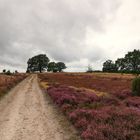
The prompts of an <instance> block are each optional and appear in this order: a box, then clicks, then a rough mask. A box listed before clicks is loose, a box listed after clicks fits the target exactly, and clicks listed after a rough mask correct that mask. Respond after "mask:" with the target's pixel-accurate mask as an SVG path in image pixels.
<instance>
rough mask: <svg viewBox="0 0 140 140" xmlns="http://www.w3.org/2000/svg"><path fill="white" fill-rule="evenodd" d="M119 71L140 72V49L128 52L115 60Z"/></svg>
mask: <svg viewBox="0 0 140 140" xmlns="http://www.w3.org/2000/svg"><path fill="white" fill-rule="evenodd" d="M115 64H116V66H117V68H118V70H119V71H120V72H122V71H123V72H128V73H140V50H134V51H132V52H128V53H127V54H126V55H125V57H124V58H119V59H117V61H116V62H115Z"/></svg>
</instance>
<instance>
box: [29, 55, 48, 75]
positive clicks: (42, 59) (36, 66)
mask: <svg viewBox="0 0 140 140" xmlns="http://www.w3.org/2000/svg"><path fill="white" fill-rule="evenodd" d="M49 61H50V60H49V58H48V57H47V56H46V55H45V54H40V55H36V56H34V57H32V58H30V59H29V60H28V62H27V64H28V67H27V72H35V71H39V72H40V73H41V72H42V71H43V70H45V69H47V67H48V63H49Z"/></svg>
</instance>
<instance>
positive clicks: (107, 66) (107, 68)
mask: <svg viewBox="0 0 140 140" xmlns="http://www.w3.org/2000/svg"><path fill="white" fill-rule="evenodd" d="M117 70H118V69H117V66H116V64H115V63H114V62H113V61H112V60H107V61H106V62H104V63H103V72H117Z"/></svg>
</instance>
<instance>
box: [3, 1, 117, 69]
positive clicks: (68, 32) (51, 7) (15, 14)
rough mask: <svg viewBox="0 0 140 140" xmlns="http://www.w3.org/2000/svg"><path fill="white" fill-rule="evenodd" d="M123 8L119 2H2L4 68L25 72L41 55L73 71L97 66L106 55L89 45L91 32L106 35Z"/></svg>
mask: <svg viewBox="0 0 140 140" xmlns="http://www.w3.org/2000/svg"><path fill="white" fill-rule="evenodd" d="M119 6H120V1H119V0H116V1H112V0H107V1H106V0H100V1H99V0H59V1H57V0H10V1H9V0H0V21H1V22H0V64H2V65H4V64H5V65H9V66H12V67H17V66H19V67H22V68H23V69H25V68H26V61H27V60H28V58H29V57H31V56H33V55H35V54H38V53H47V54H48V56H50V57H51V58H52V59H54V60H56V61H64V62H66V63H67V64H68V65H69V66H70V67H72V66H73V67H76V65H75V63H77V64H78V63H81V61H82V59H87V63H92V62H94V61H95V64H96V62H99V61H102V60H103V59H104V55H103V54H105V52H104V51H103V50H102V47H100V46H98V45H88V44H87V33H88V32H87V31H88V29H90V30H92V31H94V32H98V33H105V32H106V23H107V22H108V21H109V20H111V19H113V18H114V15H115V14H116V12H117V10H118V8H119ZM93 40H94V38H93ZM73 64H74V65H73ZM85 65H88V64H86V62H85ZM85 65H84V66H85ZM84 66H83V67H84ZM77 67H80V66H77Z"/></svg>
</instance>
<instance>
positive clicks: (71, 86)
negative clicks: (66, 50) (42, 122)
mask: <svg viewBox="0 0 140 140" xmlns="http://www.w3.org/2000/svg"><path fill="white" fill-rule="evenodd" d="M39 78H40V85H41V87H42V89H43V90H44V91H45V92H46V94H49V95H50V97H51V98H52V101H53V102H54V103H55V105H57V106H58V107H59V108H60V110H61V111H62V112H63V113H64V114H65V115H66V116H67V118H68V119H69V121H70V122H71V123H72V124H73V125H74V126H75V128H77V130H78V131H79V134H80V136H81V138H82V139H83V140H140V97H136V96H132V93H131V83H132V79H133V78H134V76H132V75H121V74H103V73H100V74H96V73H94V74H86V73H85V74H84V73H60V74H57V73H56V74H51V73H50V74H40V75H39Z"/></svg>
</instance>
